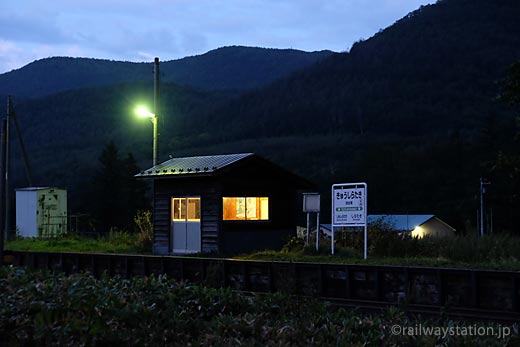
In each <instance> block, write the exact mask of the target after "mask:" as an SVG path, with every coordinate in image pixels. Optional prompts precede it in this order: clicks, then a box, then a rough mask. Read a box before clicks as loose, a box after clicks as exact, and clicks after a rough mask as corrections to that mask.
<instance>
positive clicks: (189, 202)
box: [172, 198, 200, 222]
mask: <svg viewBox="0 0 520 347" xmlns="http://www.w3.org/2000/svg"><path fill="white" fill-rule="evenodd" d="M172 221H174V222H186V221H188V222H200V198H172Z"/></svg>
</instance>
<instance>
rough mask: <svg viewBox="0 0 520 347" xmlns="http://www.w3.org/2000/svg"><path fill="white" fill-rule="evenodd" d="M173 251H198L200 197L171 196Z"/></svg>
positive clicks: (199, 242)
mask: <svg viewBox="0 0 520 347" xmlns="http://www.w3.org/2000/svg"><path fill="white" fill-rule="evenodd" d="M171 216H172V249H173V253H198V252H200V250H201V240H200V197H182V198H180V197H174V198H172V214H171Z"/></svg>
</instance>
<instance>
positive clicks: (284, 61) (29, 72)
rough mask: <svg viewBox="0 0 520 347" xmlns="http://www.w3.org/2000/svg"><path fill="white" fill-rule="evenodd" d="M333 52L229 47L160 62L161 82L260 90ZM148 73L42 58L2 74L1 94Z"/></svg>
mask: <svg viewBox="0 0 520 347" xmlns="http://www.w3.org/2000/svg"><path fill="white" fill-rule="evenodd" d="M331 54H332V52H331V51H316V52H304V51H300V50H294V49H272V48H260V47H244V46H227V47H221V48H218V49H215V50H211V51H209V52H206V53H204V54H201V55H195V56H190V57H184V58H180V59H175V60H169V61H164V62H161V66H160V68H161V79H163V80H164V81H165V82H174V83H176V84H179V85H188V86H190V87H194V88H200V89H205V90H239V91H241V90H244V89H250V88H257V87H261V86H263V85H265V84H267V83H269V82H271V81H273V80H275V79H278V78H282V77H284V76H287V75H288V74H290V73H292V72H294V71H296V70H298V69H301V68H304V67H306V66H308V65H309V64H312V63H314V62H316V61H318V60H320V59H323V58H325V57H327V56H329V55H331ZM253 67H256V69H254V68H253ZM152 72H153V62H151V63H150V62H128V61H114V60H108V59H97V58H73V57H51V58H43V59H39V60H36V61H34V62H32V63H29V64H27V65H25V66H24V67H22V68H20V69H16V70H12V71H9V72H6V73H3V74H0V94H4V95H7V94H12V95H17V96H20V97H41V96H46V95H51V94H54V93H58V92H61V91H64V90H68V89H76V88H83V87H96V86H100V85H109V84H113V83H122V82H133V81H145V80H151V79H152V78H153V73H152Z"/></svg>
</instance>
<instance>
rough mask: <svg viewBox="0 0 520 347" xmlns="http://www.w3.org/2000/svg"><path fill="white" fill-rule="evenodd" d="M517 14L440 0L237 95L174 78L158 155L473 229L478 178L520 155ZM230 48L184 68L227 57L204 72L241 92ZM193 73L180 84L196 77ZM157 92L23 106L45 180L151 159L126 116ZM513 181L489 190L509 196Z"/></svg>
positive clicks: (501, 216)
mask: <svg viewBox="0 0 520 347" xmlns="http://www.w3.org/2000/svg"><path fill="white" fill-rule="evenodd" d="M519 16H520V2H518V1H513V0H496V1H489V0H442V1H439V2H438V3H437V4H435V5H429V6H424V7H421V8H420V9H419V10H417V11H415V12H412V13H410V14H409V15H408V16H406V17H405V18H403V19H401V20H399V21H398V22H396V23H395V24H394V25H392V26H390V27H389V28H387V29H385V30H382V31H380V32H379V33H377V34H376V35H374V36H373V37H372V38H370V39H368V40H366V41H362V42H358V43H356V44H355V45H354V46H353V47H352V49H351V50H350V52H349V53H342V54H333V55H331V56H330V57H328V58H325V59H322V60H319V61H318V62H317V63H316V64H314V65H311V66H309V67H308V68H306V69H304V70H300V71H297V72H294V73H293V74H292V75H290V76H289V77H287V78H284V79H280V80H277V81H274V82H272V83H271V84H269V85H267V86H265V87H263V88H258V89H256V90H253V91H249V92H247V93H246V94H245V95H242V96H240V97H230V96H229V94H226V93H223V92H220V93H215V92H206V91H204V92H202V91H200V90H199V91H197V90H194V89H191V88H185V87H179V86H178V85H166V86H165V88H164V93H163V101H162V102H163V104H164V105H163V107H162V109H163V110H165V117H164V118H165V122H166V123H165V125H164V126H163V127H162V130H161V135H162V137H161V153H162V157H163V158H164V157H165V156H166V155H168V154H172V155H175V156H180V155H189V154H212V153H232V152H246V151H252V152H257V153H259V154H261V155H263V156H265V157H267V158H269V159H272V160H274V161H275V162H277V163H278V164H281V165H282V166H285V167H287V168H288V169H291V170H294V171H295V172H297V173H299V174H301V175H303V176H305V177H307V178H309V179H311V180H313V181H314V182H316V183H318V185H319V188H320V191H321V192H322V193H323V201H329V200H328V199H329V197H328V194H329V193H328V192H329V191H330V184H331V183H338V182H348V181H365V182H368V186H369V194H370V198H369V213H378V214H382V213H420V214H425V213H428V214H438V215H439V216H441V218H442V219H444V220H446V221H448V222H449V223H450V224H451V225H453V226H455V227H456V228H457V229H458V230H460V231H464V230H474V227H475V210H476V209H477V207H478V189H479V187H478V182H479V178H480V177H481V176H488V175H491V171H490V168H492V167H493V165H494V161H495V160H496V158H497V156H498V153H499V152H501V153H508V152H511V151H515V150H516V151H518V147H517V144H516V143H514V142H513V137H514V132H515V125H514V117H513V112H512V110H510V109H507V108H506V106H505V105H502V104H500V103H498V102H497V101H496V96H497V95H498V93H499V83H498V82H499V80H500V79H502V78H503V77H504V76H505V75H506V70H507V67H508V66H509V65H510V64H512V63H513V62H514V61H517V60H520V25H519V24H518V20H517V18H518V17H519ZM338 34H340V33H338ZM230 49H231V48H230ZM245 51H247V49H246V50H245ZM245 51H244V52H245ZM229 52H231V51H230V50H228V49H224V50H220V51H216V52H213V53H212V55H209V53H208V56H206V57H203V56H201V57H199V58H192V60H186V64H187V65H189V64H188V63H187V62H194V63H195V62H197V61H196V59H206V58H207V59H209V58H211V59H214V60H213V62H211V63H210V62H208V63H207V66H213V67H215V66H219V68H218V69H217V68H215V69H214V71H218V72H219V73H221V74H222V75H218V74H209V72H208V71H213V70H212V69H209V68H208V70H205V73H204V74H202V73H201V75H200V76H199V77H197V78H199V79H198V81H201V80H203V79H207V81H206V82H204V83H207V84H212V86H213V87H212V88H217V89H220V88H224V85H219V84H218V83H217V81H221V80H225V81H227V82H225V83H228V84H226V87H225V89H228V88H229V87H230V86H231V85H235V86H236V85H241V86H242V87H243V86H244V84H245V83H246V82H247V80H248V78H247V76H246V75H243V76H242V75H234V74H233V73H231V72H230V71H231V70H230V69H232V66H231V63H230V65H229V66H228V67H225V66H224V65H222V64H223V62H228V61H229V62H231V61H233V60H232V59H231V58H227V57H226V54H227V53H229ZM274 52H278V51H276V50H275V51H273V53H274ZM217 53H218V54H217ZM193 59H195V60H193ZM211 59H209V60H211ZM209 60H208V61H209ZM80 61H81V62H85V61H83V60H80ZM237 61H241V62H246V61H247V62H248V64H249V65H248V64H245V63H244V64H245V65H241V66H240V70H242V69H243V71H246V70H247V69H246V67H247V66H249V67H248V69H250V70H255V69H256V70H257V71H262V70H261V68H260V66H262V64H261V63H260V62H258V61H255V60H254V59H250V60H248V59H245V58H240V59H237ZM128 64H130V63H128ZM237 64H238V63H237ZM87 65H88V64H87ZM163 65H164V66H166V65H167V64H166V63H165V64H163ZM163 65H162V66H163ZM125 66H126V65H125ZM143 66H147V68H146V69H147V71H148V72H150V69H149V68H150V65H145V64H143ZM256 66H258V69H257V68H256ZM252 67H255V68H254V69H252ZM74 71H76V70H74ZM78 71H80V70H78ZM162 71H163V73H164V74H165V76H167V75H168V73H167V71H168V70H167V69H166V68H163V70H162ZM172 71H173V70H172ZM186 71H189V68H188V67H186ZM265 71H266V70H264V71H263V73H266V72H265ZM78 73H80V72H78ZM81 73H84V71H83V72H81ZM255 73H256V72H255ZM70 74H72V73H70ZM94 75H95V74H94ZM231 75H233V76H232V77H230V76H231ZM27 76H28V77H27V79H28V81H31V80H37V78H36V77H37V76H38V75H37V74H34V75H31V74H28V75H27ZM35 76H36V77H35ZM222 76H226V77H227V78H228V79H225V78H224V77H222ZM184 78H185V79H189V78H190V77H188V75H186V76H185V77H184ZM193 78H194V80H192V81H191V82H189V83H188V82H186V83H187V84H191V85H194V84H196V82H194V81H195V77H193ZM231 78H232V79H233V81H234V82H229V81H231ZM179 79H180V78H179ZM163 80H165V81H166V80H167V78H166V77H164V78H163ZM210 81H212V82H210ZM197 83H199V82H197ZM200 83H202V84H204V83H203V82H200ZM222 83H224V82H222ZM0 85H1V83H0ZM37 86H38V84H37V83H35V84H34V86H29V85H28V86H27V89H28V90H31V88H32V90H38V88H39V87H37ZM78 87H79V86H78ZM199 87H200V85H199ZM151 91H152V85H151V82H150V81H148V82H140V83H125V84H120V85H111V86H105V87H96V88H90V89H81V90H71V91H66V92H63V93H60V94H57V95H52V96H48V97H45V98H40V99H35V100H21V101H19V102H18V109H17V110H18V112H19V114H20V121H21V123H22V124H23V126H26V127H27V132H26V133H27V138H28V140H27V142H28V144H27V147H28V148H30V151H32V152H31V155H32V157H34V158H36V159H34V160H35V161H36V162H37V164H35V166H36V167H37V170H38V171H39V174H40V181H39V182H41V184H45V185H48V184H55V185H59V186H67V187H68V188H69V189H76V188H77V187H78V185H80V184H81V180H82V179H84V178H85V177H87V176H88V173H89V172H90V171H89V170H91V169H92V168H94V167H95V166H96V155H99V153H100V151H101V149H102V147H103V145H104V144H105V143H106V142H108V141H109V140H114V141H115V142H116V143H117V144H118V145H119V146H120V148H121V149H122V150H123V152H126V151H132V152H134V154H136V157H137V159H138V161H139V163H140V164H141V165H142V166H143V167H146V166H148V165H149V164H148V163H149V158H150V153H149V152H150V150H151V126H150V125H149V124H146V122H145V123H136V122H134V121H130V119H131V118H132V117H131V105H134V104H135V102H136V100H141V99H144V100H150V97H151ZM35 171H36V170H35ZM488 177H489V176H488ZM61 182H64V183H61ZM503 183H504V182H503ZM506 183H507V184H506ZM508 184H509V182H505V183H504V184H502V186H504V187H506V188H503V190H501V191H498V190H497V191H495V193H493V194H495V196H497V197H499V198H500V199H502V200H504V201H506V200H507V199H511V201H513V199H514V196H515V194H516V193H515V190H514V189H510V188H507V187H509V186H508ZM497 186H498V183H497V184H494V185H493V186H492V187H490V191H492V190H493V189H494V187H497ZM510 186H512V185H510ZM508 189H509V190H508ZM71 196H73V195H71ZM76 201H77V200H76ZM323 205H324V211H323V215H325V216H327V215H329V214H328V213H329V211H328V207H327V206H328V204H327V203H325V202H324V203H323ZM513 212H514V209H513V204H512V203H508V207H507V209H506V208H501V209H500V210H499V211H494V212H493V215H494V218H495V220H496V227H497V228H502V229H504V230H508V231H513V230H516V229H515V228H517V226H518V222H516V221H514V219H513V218H512V216H513V215H514V213H513Z"/></svg>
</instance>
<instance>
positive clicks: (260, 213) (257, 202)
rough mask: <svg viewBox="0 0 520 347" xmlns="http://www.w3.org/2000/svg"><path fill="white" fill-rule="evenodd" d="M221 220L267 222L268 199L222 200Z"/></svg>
mask: <svg viewBox="0 0 520 347" xmlns="http://www.w3.org/2000/svg"><path fill="white" fill-rule="evenodd" d="M222 211H223V213H222V219H223V220H268V219H269V198H266V197H238V198H235V197H233V198H222Z"/></svg>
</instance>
